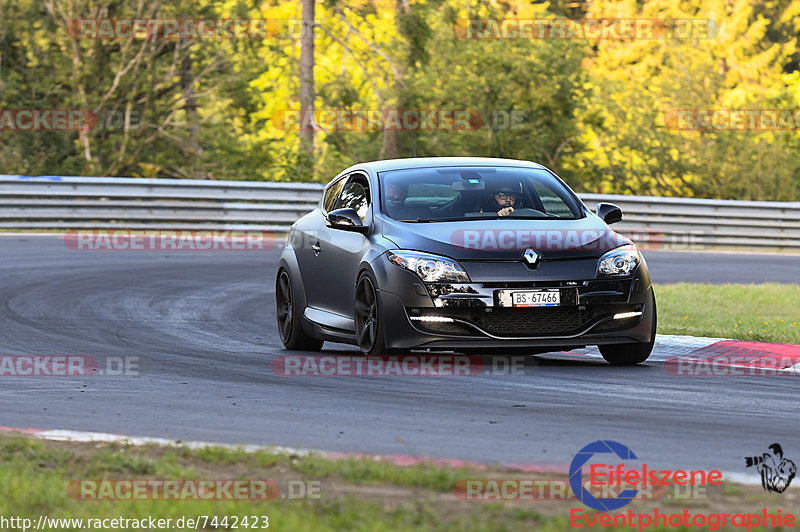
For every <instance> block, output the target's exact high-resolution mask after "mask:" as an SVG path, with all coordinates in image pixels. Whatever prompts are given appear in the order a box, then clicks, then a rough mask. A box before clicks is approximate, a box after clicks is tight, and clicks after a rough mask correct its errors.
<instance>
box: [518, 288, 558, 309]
mask: <svg viewBox="0 0 800 532" xmlns="http://www.w3.org/2000/svg"><path fill="white" fill-rule="evenodd" d="M560 304H561V293H560V292H559V291H558V290H525V291H524V292H511V305H512V306H514V307H557V306H559V305H560Z"/></svg>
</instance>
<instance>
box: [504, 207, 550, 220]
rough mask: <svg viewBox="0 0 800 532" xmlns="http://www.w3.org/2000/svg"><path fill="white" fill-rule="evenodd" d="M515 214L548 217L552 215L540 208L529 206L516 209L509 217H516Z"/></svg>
mask: <svg viewBox="0 0 800 532" xmlns="http://www.w3.org/2000/svg"><path fill="white" fill-rule="evenodd" d="M515 216H535V217H541V216H547V217H550V215H549V214H547V213H546V212H542V211H539V210H536V209H529V208H522V209H515V210H514V212H512V213H509V215H508V217H509V218H512V217H515Z"/></svg>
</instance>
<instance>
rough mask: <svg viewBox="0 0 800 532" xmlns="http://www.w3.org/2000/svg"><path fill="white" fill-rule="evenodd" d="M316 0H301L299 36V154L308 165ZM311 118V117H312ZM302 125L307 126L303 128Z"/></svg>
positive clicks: (311, 148) (311, 156) (311, 144)
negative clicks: (305, 118) (308, 117)
mask: <svg viewBox="0 0 800 532" xmlns="http://www.w3.org/2000/svg"><path fill="white" fill-rule="evenodd" d="M315 1H316V0H302V2H303V21H302V30H301V31H302V33H301V35H300V113H301V122H300V123H301V128H300V153H301V154H304V155H305V156H306V157H307V158H308V161H309V162H310V164H311V165H312V166H311V168H312V171H313V164H314V129H313V127H311V125H310V124H312V123H315V122H314V121H313V120H304V119H303V118H302V117H304V116H305V114H306V113H313V112H314V97H315V94H314V18H315V14H314V10H315V7H316V6H315V5H314V3H315ZM312 116H313V115H312ZM302 124H309V125H308V126H306V127H305V128H303V127H302Z"/></svg>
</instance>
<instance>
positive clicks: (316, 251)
mask: <svg viewBox="0 0 800 532" xmlns="http://www.w3.org/2000/svg"><path fill="white" fill-rule="evenodd" d="M311 249H313V250H314V255H319V252H320V251H322V248H321V247H320V246H319V242H317V243H316V244H311Z"/></svg>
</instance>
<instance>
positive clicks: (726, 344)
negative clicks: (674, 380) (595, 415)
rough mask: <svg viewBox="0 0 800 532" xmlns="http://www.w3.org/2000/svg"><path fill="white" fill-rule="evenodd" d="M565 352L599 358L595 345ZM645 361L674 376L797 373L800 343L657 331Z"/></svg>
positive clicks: (799, 363)
mask: <svg viewBox="0 0 800 532" xmlns="http://www.w3.org/2000/svg"><path fill="white" fill-rule="evenodd" d="M567 354H568V355H580V356H582V357H590V358H602V356H601V355H600V351H599V350H598V349H597V348H596V347H588V348H585V349H574V350H572V351H569V353H567ZM648 362H663V363H664V366H665V369H666V370H667V372H668V373H670V374H671V375H676V376H721V375H731V376H769V375H800V345H795V344H775V343H769V342H752V341H746V340H730V339H727V338H705V337H698V336H677V335H670V334H659V335H658V336H657V337H656V344H655V346H654V347H653V354H651V355H650V358H649V359H648Z"/></svg>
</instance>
